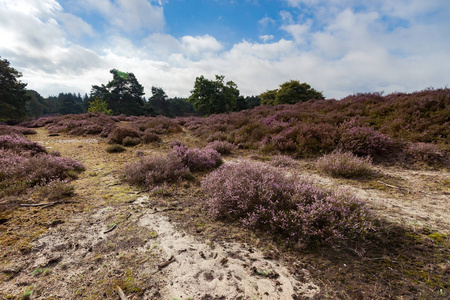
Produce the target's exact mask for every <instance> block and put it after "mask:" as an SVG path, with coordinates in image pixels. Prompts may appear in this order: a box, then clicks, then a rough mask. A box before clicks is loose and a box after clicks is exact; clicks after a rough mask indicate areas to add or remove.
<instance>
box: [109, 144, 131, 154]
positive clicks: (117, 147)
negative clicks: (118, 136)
mask: <svg viewBox="0 0 450 300" xmlns="http://www.w3.org/2000/svg"><path fill="white" fill-rule="evenodd" d="M126 150H127V149H125V148H124V147H123V146H122V145H119V144H114V145H111V146H108V147H107V148H106V152H108V153H119V152H123V151H126Z"/></svg>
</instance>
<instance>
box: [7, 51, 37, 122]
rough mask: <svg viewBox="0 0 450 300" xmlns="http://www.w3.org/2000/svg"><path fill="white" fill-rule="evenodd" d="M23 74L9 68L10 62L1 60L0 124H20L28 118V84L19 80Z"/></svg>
mask: <svg viewBox="0 0 450 300" xmlns="http://www.w3.org/2000/svg"><path fill="white" fill-rule="evenodd" d="M20 77H22V74H21V73H20V72H19V71H17V70H16V69H14V68H12V67H10V66H9V61H8V60H6V59H1V58H0V122H5V121H9V122H18V121H21V120H24V119H25V117H26V112H25V104H26V102H27V101H28V100H29V99H30V98H29V96H28V95H27V94H26V90H25V87H26V85H27V84H26V83H22V82H20V80H18V78H20Z"/></svg>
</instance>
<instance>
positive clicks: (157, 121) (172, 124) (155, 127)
mask: <svg viewBox="0 0 450 300" xmlns="http://www.w3.org/2000/svg"><path fill="white" fill-rule="evenodd" d="M131 126H132V127H133V128H136V129H138V130H139V131H142V132H144V131H148V132H152V133H156V134H166V133H177V132H182V131H183V129H182V128H181V126H180V125H178V124H177V122H176V121H175V120H174V119H170V118H167V117H163V116H157V117H135V119H133V120H132V124H131Z"/></svg>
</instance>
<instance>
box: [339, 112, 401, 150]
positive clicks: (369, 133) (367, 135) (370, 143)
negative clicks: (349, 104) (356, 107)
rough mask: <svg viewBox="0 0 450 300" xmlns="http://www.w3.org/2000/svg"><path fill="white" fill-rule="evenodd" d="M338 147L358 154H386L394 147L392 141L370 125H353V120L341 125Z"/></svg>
mask: <svg viewBox="0 0 450 300" xmlns="http://www.w3.org/2000/svg"><path fill="white" fill-rule="evenodd" d="M340 129H341V130H342V131H341V138H340V141H339V148H340V149H342V150H344V151H351V152H353V153H354V154H356V155H358V156H367V155H371V156H373V155H380V156H382V155H387V154H389V152H390V151H392V149H393V148H394V141H393V140H391V139H390V138H389V137H388V136H387V135H384V134H382V133H380V132H378V131H376V130H375V129H373V128H371V127H365V126H358V125H355V122H354V120H352V121H349V122H345V123H343V124H342V125H341V127H340Z"/></svg>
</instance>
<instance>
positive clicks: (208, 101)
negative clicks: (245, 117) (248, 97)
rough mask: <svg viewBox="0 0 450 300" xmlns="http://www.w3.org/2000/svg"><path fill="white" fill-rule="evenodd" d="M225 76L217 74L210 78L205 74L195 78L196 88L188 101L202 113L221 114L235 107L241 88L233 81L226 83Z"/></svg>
mask: <svg viewBox="0 0 450 300" xmlns="http://www.w3.org/2000/svg"><path fill="white" fill-rule="evenodd" d="M224 78H225V76H223V75H220V76H219V75H216V80H208V79H206V78H205V77H204V76H203V75H202V76H200V77H197V78H196V79H195V84H194V89H193V90H192V91H191V96H190V97H189V99H188V101H189V102H190V103H192V104H193V106H194V108H195V110H196V111H198V112H200V113H202V114H220V113H225V112H229V111H233V110H234V109H235V106H236V103H237V101H238V98H239V97H240V96H239V90H238V87H237V85H236V84H235V83H234V82H233V81H228V82H226V83H224Z"/></svg>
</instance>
